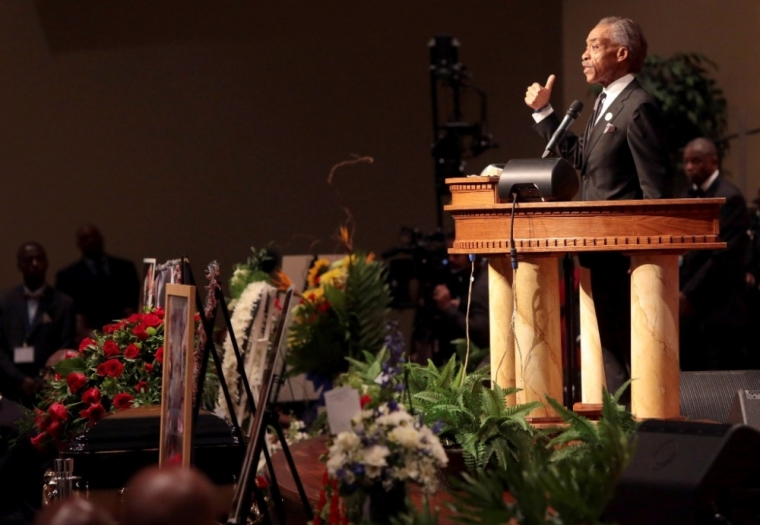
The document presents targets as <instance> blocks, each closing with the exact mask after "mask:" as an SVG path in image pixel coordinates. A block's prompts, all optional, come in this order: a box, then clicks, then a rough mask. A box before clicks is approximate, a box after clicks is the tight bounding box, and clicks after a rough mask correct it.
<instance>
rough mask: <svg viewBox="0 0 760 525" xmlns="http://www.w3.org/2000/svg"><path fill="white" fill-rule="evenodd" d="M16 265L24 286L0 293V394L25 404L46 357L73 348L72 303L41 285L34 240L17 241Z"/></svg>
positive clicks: (40, 255) (40, 259)
mask: <svg viewBox="0 0 760 525" xmlns="http://www.w3.org/2000/svg"><path fill="white" fill-rule="evenodd" d="M17 263H18V269H19V270H20V271H21V274H22V276H23V279H24V284H22V285H20V286H16V287H14V288H11V289H9V290H5V291H3V292H2V293H0V393H2V394H3V395H5V396H7V397H9V398H11V399H16V400H20V401H21V402H22V403H23V404H27V405H31V404H32V403H33V402H34V395H35V393H36V391H37V390H38V389H39V388H40V387H41V385H42V379H41V377H40V373H41V372H42V371H43V370H44V368H45V362H46V361H47V359H48V357H50V355H52V354H53V353H54V352H55V351H56V350H60V349H62V348H71V347H72V346H73V343H74V304H73V302H72V300H71V298H70V297H69V296H67V295H65V294H63V293H61V292H59V291H57V290H54V289H53V288H51V287H50V286H48V285H47V282H46V274H47V268H48V261H47V255H46V254H45V249H44V248H43V247H42V246H41V245H40V244H39V243H36V242H27V243H24V244H23V245H21V247H20V248H19V250H18V254H17Z"/></svg>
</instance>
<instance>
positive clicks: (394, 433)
mask: <svg viewBox="0 0 760 525" xmlns="http://www.w3.org/2000/svg"><path fill="white" fill-rule="evenodd" d="M388 437H389V438H390V439H391V440H392V441H395V442H397V443H398V444H399V445H401V446H402V447H404V448H411V449H415V448H417V446H418V445H419V444H420V437H421V436H420V433H419V432H418V431H417V429H415V428H414V427H412V426H403V427H396V428H394V429H393V430H391V431H390V433H389V434H388Z"/></svg>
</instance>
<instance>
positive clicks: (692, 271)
mask: <svg viewBox="0 0 760 525" xmlns="http://www.w3.org/2000/svg"><path fill="white" fill-rule="evenodd" d="M718 165H719V161H718V150H717V149H716V147H715V144H713V142H712V141H710V140H708V139H706V138H698V139H694V140H692V141H691V142H689V143H688V144H687V145H686V149H685V150H684V153H683V166H684V173H685V174H686V178H687V179H689V182H690V183H691V187H690V188H689V189H688V191H687V192H686V194H685V195H683V197H692V198H713V197H723V198H725V199H726V202H725V203H724V204H723V205H721V207H720V213H719V224H720V240H721V241H724V242H725V243H726V245H727V246H726V249H725V250H694V251H690V252H686V254H685V255H684V256H683V259H682V261H681V268H680V288H681V295H680V315H681V370H734V369H740V368H745V367H747V366H748V365H749V362H748V358H747V356H746V355H745V353H744V350H745V349H744V342H745V337H744V335H745V333H744V330H745V323H746V320H747V319H746V308H747V304H746V298H747V290H746V284H745V274H746V265H745V263H746V253H747V246H748V243H749V236H748V235H747V230H748V229H749V213H748V211H747V203H746V202H745V200H744V196H743V195H742V193H741V191H739V188H737V187H736V185H735V184H734V183H733V182H731V181H730V180H728V179H727V178H726V177H725V176H724V175H723V174H722V173H721V172H720V170H719V168H718Z"/></svg>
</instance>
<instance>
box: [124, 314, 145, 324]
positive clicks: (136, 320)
mask: <svg viewBox="0 0 760 525" xmlns="http://www.w3.org/2000/svg"><path fill="white" fill-rule="evenodd" d="M141 317H142V315H140V314H132V315H130V316H129V317H127V322H128V323H129V324H135V323H139V322H140V318H141Z"/></svg>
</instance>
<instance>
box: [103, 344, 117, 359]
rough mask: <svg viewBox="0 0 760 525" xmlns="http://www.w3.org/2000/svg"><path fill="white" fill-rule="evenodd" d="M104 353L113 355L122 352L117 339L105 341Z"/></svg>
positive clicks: (108, 355)
mask: <svg viewBox="0 0 760 525" xmlns="http://www.w3.org/2000/svg"><path fill="white" fill-rule="evenodd" d="M103 353H104V354H105V356H106V357H113V356H116V355H119V354H121V349H120V348H119V345H118V344H117V343H116V341H106V342H105V343H103Z"/></svg>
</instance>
